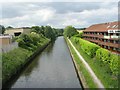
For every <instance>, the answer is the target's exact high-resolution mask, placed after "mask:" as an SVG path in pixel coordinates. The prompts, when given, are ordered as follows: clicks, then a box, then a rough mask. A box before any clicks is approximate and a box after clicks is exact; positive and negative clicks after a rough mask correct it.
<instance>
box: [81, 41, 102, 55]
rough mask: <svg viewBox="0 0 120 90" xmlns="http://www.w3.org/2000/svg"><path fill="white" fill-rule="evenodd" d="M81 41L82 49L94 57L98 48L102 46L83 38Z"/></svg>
mask: <svg viewBox="0 0 120 90" xmlns="http://www.w3.org/2000/svg"><path fill="white" fill-rule="evenodd" d="M79 42H80V46H81V48H82V50H83V51H84V52H85V53H87V54H88V55H89V56H90V57H94V56H95V55H96V51H97V49H99V48H100V46H98V45H96V44H94V43H91V42H89V41H86V40H83V39H79Z"/></svg>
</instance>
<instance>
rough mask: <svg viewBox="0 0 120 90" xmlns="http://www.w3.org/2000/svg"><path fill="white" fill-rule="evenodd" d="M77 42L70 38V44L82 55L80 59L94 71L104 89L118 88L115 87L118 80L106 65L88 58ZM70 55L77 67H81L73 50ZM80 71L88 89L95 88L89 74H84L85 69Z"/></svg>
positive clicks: (95, 59)
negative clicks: (74, 59) (72, 56)
mask: <svg viewBox="0 0 120 90" xmlns="http://www.w3.org/2000/svg"><path fill="white" fill-rule="evenodd" d="M77 40H79V38H77V37H76V38H75V37H72V38H70V41H71V42H72V44H73V45H74V46H75V48H76V49H77V50H78V52H79V53H80V54H81V55H82V57H83V58H84V59H85V61H86V62H87V63H88V64H89V66H90V67H91V69H92V70H93V71H94V73H95V74H96V76H97V77H98V78H99V79H100V80H101V82H102V83H103V85H104V86H105V88H106V89H107V88H117V87H118V86H117V85H118V79H117V78H116V77H115V76H114V75H112V73H111V70H110V68H109V67H108V65H107V64H106V65H105V64H104V63H102V62H101V61H99V60H97V58H96V57H94V58H91V57H90V56H88V55H87V54H86V53H85V52H84V51H83V50H82V49H81V46H80V42H77ZM88 45H89V44H88ZM72 54H73V55H74V57H75V58H76V62H78V66H79V67H80V66H81V65H82V62H80V59H79V58H78V55H76V53H75V52H74V50H73V52H72ZM80 70H81V72H82V74H83V75H84V77H85V79H86V82H87V84H88V86H89V88H96V87H95V86H96V84H95V83H94V82H93V81H92V79H91V80H90V77H89V73H88V74H87V73H86V70H85V68H81V69H80ZM88 77H89V78H88Z"/></svg>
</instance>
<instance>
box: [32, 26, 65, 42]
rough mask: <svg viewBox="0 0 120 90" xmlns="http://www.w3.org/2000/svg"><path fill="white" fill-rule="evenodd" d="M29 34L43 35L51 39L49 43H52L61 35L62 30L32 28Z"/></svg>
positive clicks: (42, 27) (49, 27) (47, 27)
mask: <svg viewBox="0 0 120 90" xmlns="http://www.w3.org/2000/svg"><path fill="white" fill-rule="evenodd" d="M31 32H36V33H38V34H43V35H44V36H45V37H47V38H49V39H51V41H54V40H55V39H56V37H57V36H61V35H62V34H63V30H60V29H55V28H52V27H51V26H45V27H44V26H41V27H39V26H33V27H32V31H31Z"/></svg>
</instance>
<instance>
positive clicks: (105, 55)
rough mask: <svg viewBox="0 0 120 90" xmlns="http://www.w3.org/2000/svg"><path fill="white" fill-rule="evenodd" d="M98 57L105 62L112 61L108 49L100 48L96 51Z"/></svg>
mask: <svg viewBox="0 0 120 90" xmlns="http://www.w3.org/2000/svg"><path fill="white" fill-rule="evenodd" d="M96 59H99V60H102V61H103V62H104V63H110V52H109V51H108V50H107V49H104V48H100V49H98V50H97V51H96Z"/></svg>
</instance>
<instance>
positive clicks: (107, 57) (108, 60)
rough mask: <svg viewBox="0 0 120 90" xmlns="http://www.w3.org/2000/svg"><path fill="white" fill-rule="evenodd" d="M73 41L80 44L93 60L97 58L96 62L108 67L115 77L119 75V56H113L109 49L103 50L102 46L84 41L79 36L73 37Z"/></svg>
mask: <svg viewBox="0 0 120 90" xmlns="http://www.w3.org/2000/svg"><path fill="white" fill-rule="evenodd" d="M71 40H72V41H73V42H75V44H77V45H78V44H79V45H80V48H81V49H82V50H83V51H84V52H85V53H86V54H87V55H89V56H90V57H91V58H93V57H95V59H96V60H99V61H101V65H107V66H108V68H110V70H111V71H110V72H112V73H113V75H116V76H117V75H118V71H119V68H120V66H119V64H118V63H120V60H119V58H120V56H119V55H117V54H113V53H111V52H110V51H108V50H107V49H104V48H101V47H100V46H98V45H96V44H94V43H91V42H89V41H86V40H83V39H81V38H79V37H77V36H74V37H71Z"/></svg>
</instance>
